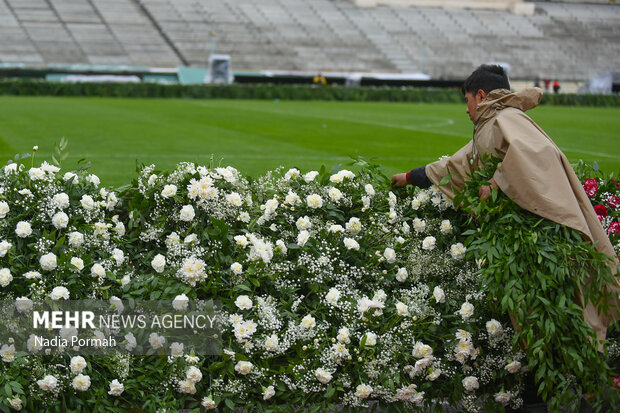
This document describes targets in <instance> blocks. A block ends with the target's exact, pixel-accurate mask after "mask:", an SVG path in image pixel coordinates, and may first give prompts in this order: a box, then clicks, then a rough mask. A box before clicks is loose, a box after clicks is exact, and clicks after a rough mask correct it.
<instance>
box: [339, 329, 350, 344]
mask: <svg viewBox="0 0 620 413" xmlns="http://www.w3.org/2000/svg"><path fill="white" fill-rule="evenodd" d="M336 339H337V340H338V341H339V342H341V343H344V344H350V343H351V337H350V336H349V329H348V328H347V327H342V328H341V329H339V330H338V335H337V336H336Z"/></svg>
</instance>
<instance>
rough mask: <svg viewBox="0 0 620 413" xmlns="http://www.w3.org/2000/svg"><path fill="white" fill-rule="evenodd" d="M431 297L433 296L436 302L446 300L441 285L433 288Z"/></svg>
mask: <svg viewBox="0 0 620 413" xmlns="http://www.w3.org/2000/svg"><path fill="white" fill-rule="evenodd" d="M433 297H435V302H436V303H445V302H446V294H445V293H444V292H443V290H442V289H441V287H439V286H437V287H435V288H434V289H433Z"/></svg>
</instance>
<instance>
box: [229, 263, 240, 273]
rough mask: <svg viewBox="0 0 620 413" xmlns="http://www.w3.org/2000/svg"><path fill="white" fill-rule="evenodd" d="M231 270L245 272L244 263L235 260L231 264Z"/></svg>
mask: <svg viewBox="0 0 620 413" xmlns="http://www.w3.org/2000/svg"><path fill="white" fill-rule="evenodd" d="M230 270H231V271H232V272H233V273H234V274H237V275H239V274H241V273H242V272H243V265H241V264H239V263H238V262H233V263H232V264H231V265H230Z"/></svg>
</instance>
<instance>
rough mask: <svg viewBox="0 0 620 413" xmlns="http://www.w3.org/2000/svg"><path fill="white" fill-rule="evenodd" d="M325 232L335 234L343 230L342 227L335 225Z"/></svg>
mask: <svg viewBox="0 0 620 413" xmlns="http://www.w3.org/2000/svg"><path fill="white" fill-rule="evenodd" d="M327 232H329V233H333V234H336V233H338V232H344V228H342V225H338V224H335V225H331V226H330V227H329V228H328V229H327Z"/></svg>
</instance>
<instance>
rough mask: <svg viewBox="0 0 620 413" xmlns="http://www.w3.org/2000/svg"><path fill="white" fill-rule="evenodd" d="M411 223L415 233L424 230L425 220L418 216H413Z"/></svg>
mask: <svg viewBox="0 0 620 413" xmlns="http://www.w3.org/2000/svg"><path fill="white" fill-rule="evenodd" d="M411 223H412V224H413V229H414V230H415V232H417V233H421V232H424V230H425V229H426V221H424V220H422V219H420V218H414V220H413V221H412V222H411Z"/></svg>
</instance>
